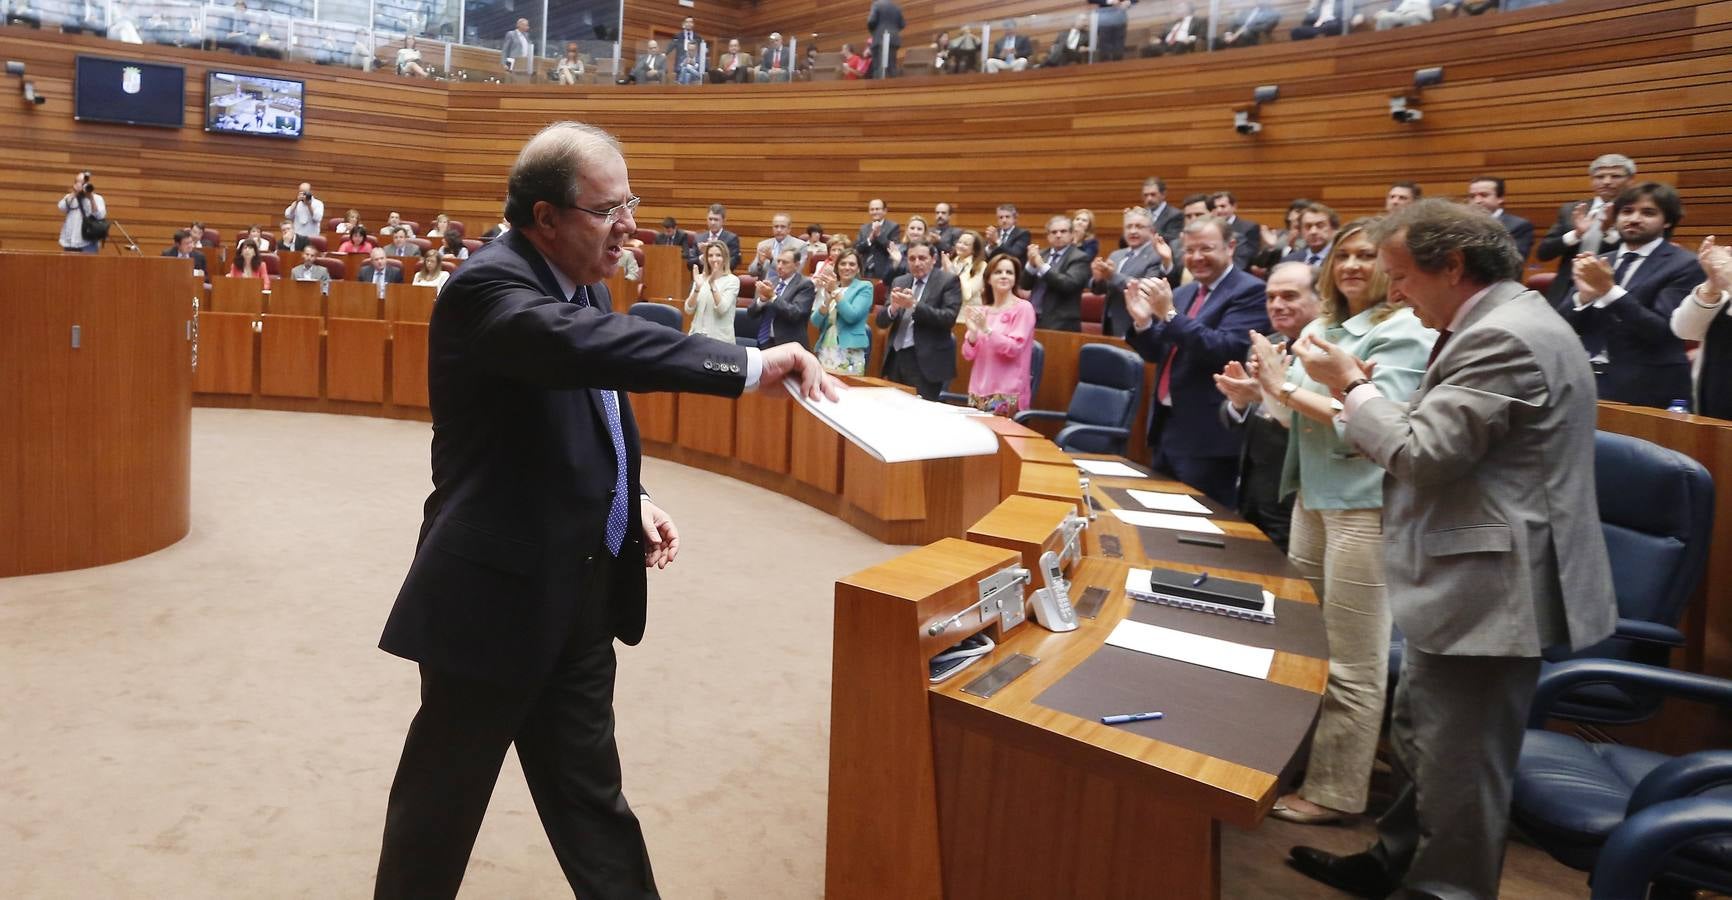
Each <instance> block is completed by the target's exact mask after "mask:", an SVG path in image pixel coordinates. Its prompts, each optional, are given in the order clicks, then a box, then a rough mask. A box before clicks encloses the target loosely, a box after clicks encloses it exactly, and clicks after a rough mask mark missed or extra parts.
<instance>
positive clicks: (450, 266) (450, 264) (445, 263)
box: [439, 259, 457, 272]
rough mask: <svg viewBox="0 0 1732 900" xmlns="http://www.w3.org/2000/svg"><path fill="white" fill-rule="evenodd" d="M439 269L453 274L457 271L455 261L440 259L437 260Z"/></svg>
mask: <svg viewBox="0 0 1732 900" xmlns="http://www.w3.org/2000/svg"><path fill="white" fill-rule="evenodd" d="M439 268H441V269H444V270H445V271H447V272H455V271H457V260H454V259H441V260H439Z"/></svg>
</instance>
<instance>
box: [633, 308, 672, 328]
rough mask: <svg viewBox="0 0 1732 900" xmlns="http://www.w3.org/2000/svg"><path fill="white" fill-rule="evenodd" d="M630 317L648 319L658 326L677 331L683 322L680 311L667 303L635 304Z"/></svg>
mask: <svg viewBox="0 0 1732 900" xmlns="http://www.w3.org/2000/svg"><path fill="white" fill-rule="evenodd" d="M628 315H633V316H637V317H638V318H640V319H648V320H649V321H651V322H654V323H656V324H657V325H666V326H667V327H669V328H672V329H675V330H676V331H677V330H678V329H679V327H680V325H681V322H682V320H681V316H680V311H679V310H677V309H675V308H673V307H671V306H668V305H667V304H665V303H633V304H632V305H631V309H630V310H629V311H628Z"/></svg>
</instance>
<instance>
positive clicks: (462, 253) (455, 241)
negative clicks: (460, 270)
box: [439, 229, 469, 259]
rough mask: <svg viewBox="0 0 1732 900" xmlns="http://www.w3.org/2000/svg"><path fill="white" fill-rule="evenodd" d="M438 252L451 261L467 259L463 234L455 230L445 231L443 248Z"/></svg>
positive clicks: (467, 250)
mask: <svg viewBox="0 0 1732 900" xmlns="http://www.w3.org/2000/svg"><path fill="white" fill-rule="evenodd" d="M439 252H440V253H442V254H444V255H445V256H448V257H450V258H452V259H468V258H469V247H468V245H466V244H464V243H463V232H461V231H457V230H455V229H453V230H448V231H446V232H445V238H444V246H443V247H441V248H440V250H439Z"/></svg>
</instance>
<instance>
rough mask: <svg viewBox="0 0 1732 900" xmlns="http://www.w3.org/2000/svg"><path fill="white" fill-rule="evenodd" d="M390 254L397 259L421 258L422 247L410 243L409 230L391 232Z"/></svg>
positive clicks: (401, 229) (402, 229)
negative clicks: (405, 257) (407, 257)
mask: <svg viewBox="0 0 1732 900" xmlns="http://www.w3.org/2000/svg"><path fill="white" fill-rule="evenodd" d="M390 253H391V255H392V256H396V257H404V256H420V255H421V245H419V244H414V243H410V241H409V229H407V228H399V229H397V230H395V231H393V232H391V248H390Z"/></svg>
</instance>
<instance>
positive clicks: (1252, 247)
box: [1209, 191, 1263, 269]
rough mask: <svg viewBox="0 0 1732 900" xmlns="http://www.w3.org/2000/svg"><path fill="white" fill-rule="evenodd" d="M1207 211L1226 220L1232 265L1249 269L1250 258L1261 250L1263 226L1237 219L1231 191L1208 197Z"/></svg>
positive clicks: (1237, 208) (1236, 208) (1235, 201)
mask: <svg viewBox="0 0 1732 900" xmlns="http://www.w3.org/2000/svg"><path fill="white" fill-rule="evenodd" d="M1209 211H1210V212H1212V213H1214V214H1215V215H1216V216H1219V217H1220V218H1222V219H1224V220H1226V222H1227V228H1228V229H1230V230H1231V231H1232V232H1233V235H1234V243H1233V265H1235V266H1238V267H1239V268H1241V269H1249V268H1250V267H1251V257H1253V256H1256V255H1257V251H1258V250H1261V249H1263V226H1261V225H1258V224H1257V223H1256V222H1253V221H1251V220H1250V219H1241V218H1239V201H1238V199H1237V198H1235V197H1234V196H1233V192H1232V191H1216V192H1214V193H1213V194H1210V195H1209Z"/></svg>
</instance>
